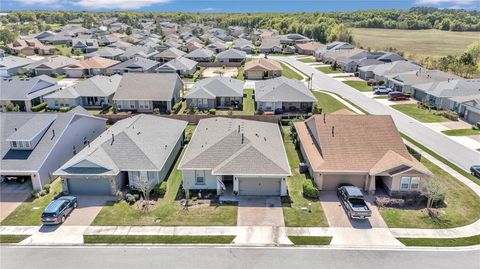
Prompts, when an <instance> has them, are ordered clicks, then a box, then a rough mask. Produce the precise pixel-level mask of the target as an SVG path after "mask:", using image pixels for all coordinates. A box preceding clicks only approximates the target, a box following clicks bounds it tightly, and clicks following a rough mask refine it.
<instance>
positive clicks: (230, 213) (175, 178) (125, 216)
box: [92, 125, 237, 226]
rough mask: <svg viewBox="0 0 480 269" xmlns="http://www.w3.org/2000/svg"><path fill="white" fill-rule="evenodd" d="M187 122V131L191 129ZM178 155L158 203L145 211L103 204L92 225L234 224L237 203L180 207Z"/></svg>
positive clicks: (124, 204) (125, 205)
mask: <svg viewBox="0 0 480 269" xmlns="http://www.w3.org/2000/svg"><path fill="white" fill-rule="evenodd" d="M193 128H194V125H189V126H188V129H187V132H188V133H192V132H193ZM179 161H180V157H179V158H178V160H177V163H176V164H175V167H174V169H173V170H172V171H171V172H170V175H169V177H168V180H167V192H166V194H165V196H164V197H163V199H162V200H161V201H160V202H159V205H158V206H156V207H155V208H153V209H151V210H150V211H148V212H144V211H141V210H137V209H135V208H133V207H132V206H130V205H129V204H127V203H126V202H119V203H109V204H108V205H107V206H105V207H103V208H102V210H101V211H100V213H99V214H98V215H97V217H96V218H95V220H94V221H93V223H92V225H100V226H102V225H107V226H108V225H166V226H191V225H197V226H223V225H225V226H233V225H236V223H237V206H234V205H217V204H211V205H207V204H205V205H198V206H194V207H189V208H188V209H183V208H182V206H181V205H180V202H179V200H177V193H178V191H179V188H180V184H181V182H182V173H181V172H180V170H177V166H178V163H179Z"/></svg>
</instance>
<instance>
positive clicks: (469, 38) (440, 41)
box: [351, 28, 479, 60]
mask: <svg viewBox="0 0 480 269" xmlns="http://www.w3.org/2000/svg"><path fill="white" fill-rule="evenodd" d="M351 30H352V33H353V38H354V40H355V42H356V43H357V44H358V45H360V46H363V47H369V48H372V49H375V50H381V49H385V48H389V47H394V48H396V49H398V50H400V51H403V52H405V53H406V56H407V57H410V58H413V59H416V60H418V59H419V58H421V57H426V56H446V55H448V54H459V53H461V52H463V51H464V50H465V49H466V48H467V46H468V45H469V44H471V43H473V42H475V41H478V39H479V38H478V32H450V31H440V30H433V29H432V30H395V29H370V28H352V29H351Z"/></svg>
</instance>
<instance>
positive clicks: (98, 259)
mask: <svg viewBox="0 0 480 269" xmlns="http://www.w3.org/2000/svg"><path fill="white" fill-rule="evenodd" d="M0 251H1V253H2V260H1V262H0V267H1V268H2V269H15V268H37V269H41V268H51V267H52V264H57V265H58V264H61V265H63V266H65V265H67V266H66V267H65V268H72V269H76V268H89V269H95V268H102V269H103V268H116V269H122V268H132V267H136V268H150V267H152V266H153V268H191V267H193V268H210V269H213V268H232V269H233V268H278V269H281V268H289V269H290V268H319V267H321V268H371V267H372V265H373V264H377V265H380V267H381V268H390V269H395V268H410V269H416V268H419V269H424V268H436V269H441V268H446V269H447V268H448V269H451V268H462V269H478V268H479V266H480V249H479V248H478V247H477V248H476V249H474V248H468V249H467V248H463V249H434V248H430V249H409V250H405V249H402V250H396V249H376V250H368V249H335V248H297V247H292V248H291V247H284V248H254V247H249V248H244V247H202V246H194V247H191V246H150V247H148V246H109V247H105V246H95V247H26V246H22V247H7V246H4V247H2V248H1V249H0ZM52 254H53V255H52ZM25 257H29V258H28V259H25ZM48 257H51V258H48ZM212 257H215V258H214V259H212Z"/></svg>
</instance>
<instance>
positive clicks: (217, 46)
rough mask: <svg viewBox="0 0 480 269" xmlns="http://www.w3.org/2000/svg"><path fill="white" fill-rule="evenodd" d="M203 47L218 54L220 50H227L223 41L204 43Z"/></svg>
mask: <svg viewBox="0 0 480 269" xmlns="http://www.w3.org/2000/svg"><path fill="white" fill-rule="evenodd" d="M205 48H206V49H209V50H211V51H212V52H213V53H215V54H218V53H220V52H222V51H226V50H227V44H225V43H224V42H220V41H215V42H212V43H210V44H208V45H206V46H205Z"/></svg>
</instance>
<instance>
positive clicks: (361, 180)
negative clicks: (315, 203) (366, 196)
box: [322, 175, 366, 191]
mask: <svg viewBox="0 0 480 269" xmlns="http://www.w3.org/2000/svg"><path fill="white" fill-rule="evenodd" d="M365 180H366V178H365V175H323V188H322V190H325V191H335V190H337V187H338V185H340V184H351V185H353V186H356V187H358V188H360V189H362V190H363V188H364V187H365Z"/></svg>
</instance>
